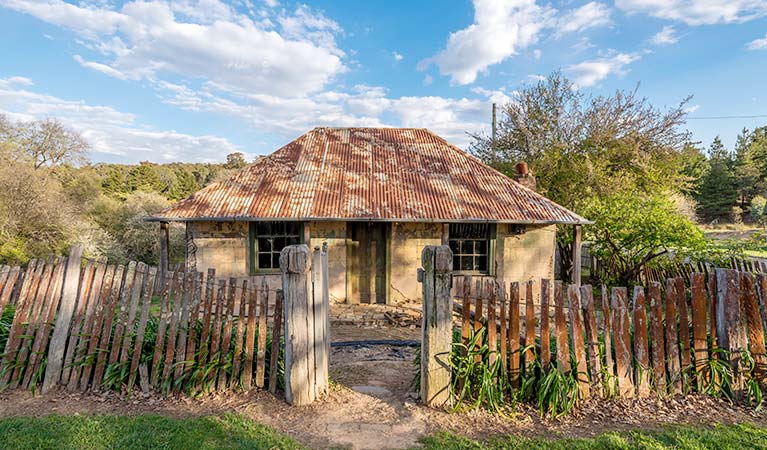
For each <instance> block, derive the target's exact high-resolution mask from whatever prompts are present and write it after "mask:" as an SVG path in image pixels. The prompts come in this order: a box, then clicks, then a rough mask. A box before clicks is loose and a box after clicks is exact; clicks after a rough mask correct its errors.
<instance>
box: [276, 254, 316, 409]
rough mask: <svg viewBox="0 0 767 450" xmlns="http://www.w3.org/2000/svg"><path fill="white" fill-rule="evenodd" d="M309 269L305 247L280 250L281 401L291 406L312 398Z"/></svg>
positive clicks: (313, 373)
mask: <svg viewBox="0 0 767 450" xmlns="http://www.w3.org/2000/svg"><path fill="white" fill-rule="evenodd" d="M310 267H311V252H310V250H309V247H307V246H306V245H289V246H287V247H285V248H284V249H283V250H282V253H281V254H280V270H281V271H282V288H283V291H284V295H285V298H284V306H283V308H284V311H285V400H286V401H287V402H288V403H289V404H291V405H295V406H302V405H308V404H310V403H312V402H313V401H314V399H315V367H314V361H313V351H314V330H313V328H312V327H310V320H309V319H310V317H311V311H312V308H311V303H310V302H311V300H312V298H311V280H310V277H309V269H310ZM312 322H313V321H312ZM271 370H274V369H271Z"/></svg>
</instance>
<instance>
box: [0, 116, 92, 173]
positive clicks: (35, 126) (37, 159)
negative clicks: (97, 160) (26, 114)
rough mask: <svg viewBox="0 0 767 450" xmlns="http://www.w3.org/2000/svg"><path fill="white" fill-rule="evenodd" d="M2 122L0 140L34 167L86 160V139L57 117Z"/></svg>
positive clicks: (83, 161) (79, 162) (76, 162)
mask: <svg viewBox="0 0 767 450" xmlns="http://www.w3.org/2000/svg"><path fill="white" fill-rule="evenodd" d="M2 122H3V124H2V126H0V141H4V142H5V143H6V144H5V145H6V146H7V147H9V148H12V149H13V151H14V153H15V157H16V159H17V160H27V161H30V162H31V163H32V164H33V166H34V168H35V169H39V168H41V167H44V166H48V167H54V166H57V165H59V164H64V163H67V164H85V163H87V162H88V150H89V148H90V146H89V145H88V142H87V141H86V140H85V139H84V138H83V137H82V136H81V135H80V133H78V132H77V131H75V130H73V129H71V128H68V127H66V126H65V125H64V124H63V123H61V122H60V121H59V120H57V119H44V120H35V121H30V122H17V123H15V124H14V123H11V122H9V121H8V120H7V118H3V119H2Z"/></svg>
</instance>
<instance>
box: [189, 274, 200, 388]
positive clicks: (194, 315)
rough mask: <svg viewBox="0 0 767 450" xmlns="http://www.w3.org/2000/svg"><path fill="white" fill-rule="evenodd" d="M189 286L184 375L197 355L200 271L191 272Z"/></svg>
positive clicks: (190, 368)
mask: <svg viewBox="0 0 767 450" xmlns="http://www.w3.org/2000/svg"><path fill="white" fill-rule="evenodd" d="M190 287H191V289H192V292H191V294H190V299H191V300H190V304H189V322H188V324H187V330H188V331H187V338H186V357H185V358H184V361H185V362H184V373H185V374H186V375H189V372H191V370H192V367H194V362H195V356H196V355H197V343H198V339H197V325H198V324H199V323H200V322H199V321H200V315H201V314H202V313H203V311H202V309H203V308H204V306H203V303H202V288H203V274H202V272H194V273H193V274H192V283H191V285H190ZM195 381H196V380H195ZM190 386H191V384H190ZM195 386H196V383H195Z"/></svg>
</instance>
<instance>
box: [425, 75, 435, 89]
mask: <svg viewBox="0 0 767 450" xmlns="http://www.w3.org/2000/svg"><path fill="white" fill-rule="evenodd" d="M432 83H434V78H432V77H431V75H429V74H428V73H427V74H426V76H425V77H423V85H424V86H431V84H432Z"/></svg>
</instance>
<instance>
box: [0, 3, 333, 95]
mask: <svg viewBox="0 0 767 450" xmlns="http://www.w3.org/2000/svg"><path fill="white" fill-rule="evenodd" d="M3 5H4V6H5V7H7V8H11V9H14V10H17V11H20V12H24V13H27V14H30V15H33V16H35V17H37V18H39V19H41V20H44V21H46V22H49V23H52V24H54V25H59V26H62V27H66V28H69V29H71V30H72V31H73V32H75V33H77V34H78V35H79V36H80V37H81V39H83V41H84V42H85V43H86V45H88V46H89V47H90V48H92V49H95V50H96V51H98V52H100V53H101V55H102V58H103V61H87V62H86V63H88V65H87V67H90V68H92V69H95V70H99V71H101V72H104V73H109V74H110V75H112V76H114V75H115V74H118V73H121V74H123V75H124V76H125V77H127V78H130V79H157V78H162V77H163V76H165V75H175V76H181V77H184V78H188V79H195V80H203V81H211V82H215V83H217V84H218V85H219V86H222V87H226V88H227V89H230V90H232V91H239V92H248V93H257V94H266V95H281V96H301V95H305V94H307V93H311V92H317V91H320V90H322V89H323V88H324V87H325V86H326V85H327V84H328V83H329V82H330V81H331V80H333V79H334V77H335V76H336V75H338V74H339V73H342V72H343V71H344V70H345V69H346V68H345V66H344V64H343V62H342V58H343V57H344V52H343V51H341V50H340V49H339V48H338V47H337V46H336V43H335V39H334V36H335V35H336V34H338V33H340V32H341V29H340V27H339V26H338V24H336V23H335V22H334V21H332V20H330V19H328V18H326V17H325V16H324V15H323V14H321V13H317V12H314V11H312V10H310V9H309V8H308V7H306V6H303V5H302V6H299V7H298V8H297V9H296V10H295V12H294V13H293V14H287V13H284V12H283V13H281V15H280V16H279V17H278V18H276V19H277V22H278V23H279V25H280V28H279V29H270V28H268V26H267V24H268V23H269V22H268V21H267V22H266V24H265V23H264V22H263V21H254V19H252V18H251V17H249V16H246V15H243V14H239V13H237V12H236V11H234V10H233V9H232V8H231V7H230V6H228V5H226V4H224V3H222V2H220V1H218V0H201V1H199V2H191V1H187V2H181V3H176V2H174V3H165V2H161V1H159V0H150V1H146V2H139V1H134V2H129V3H126V4H124V5H122V6H121V7H120V8H119V9H117V7H114V8H113V7H109V6H90V5H85V4H81V5H74V4H70V3H65V2H63V1H61V0H47V1H44V2H35V1H32V0H4V2H3ZM96 64H98V65H96ZM109 69H112V70H113V71H114V72H109Z"/></svg>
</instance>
